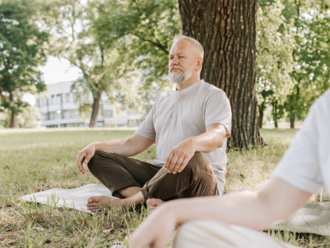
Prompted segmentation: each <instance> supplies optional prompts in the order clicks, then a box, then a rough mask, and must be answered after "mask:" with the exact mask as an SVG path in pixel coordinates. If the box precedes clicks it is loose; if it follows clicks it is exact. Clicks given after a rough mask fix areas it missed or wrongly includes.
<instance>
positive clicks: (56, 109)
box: [36, 82, 143, 128]
mask: <svg viewBox="0 0 330 248" xmlns="http://www.w3.org/2000/svg"><path fill="white" fill-rule="evenodd" d="M72 83H73V82H60V83H53V84H47V96H45V94H44V93H42V94H39V95H36V106H37V107H38V108H39V111H40V113H41V116H42V117H41V118H42V120H41V124H40V126H41V127H47V128H51V127H58V126H60V127H88V124H89V117H88V120H87V121H86V120H84V119H83V118H81V117H80V116H79V114H78V108H79V104H77V103H76V102H75V101H74V99H75V98H74V95H73V93H72V92H71V85H72ZM89 97H90V99H88V100H89V102H92V94H90V96H89ZM118 112H119V111H117V108H116V106H115V105H112V104H110V103H109V102H108V101H107V97H106V95H105V94H104V95H103V96H102V99H101V103H100V110H99V114H98V118H97V126H98V127H134V126H138V125H139V124H140V123H141V121H142V118H143V115H142V114H138V113H135V112H134V111H132V110H125V111H120V115H119V114H118Z"/></svg>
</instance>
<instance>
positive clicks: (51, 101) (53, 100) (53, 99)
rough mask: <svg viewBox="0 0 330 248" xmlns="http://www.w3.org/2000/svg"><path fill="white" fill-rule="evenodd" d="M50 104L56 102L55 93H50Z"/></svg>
mask: <svg viewBox="0 0 330 248" xmlns="http://www.w3.org/2000/svg"><path fill="white" fill-rule="evenodd" d="M50 104H51V105H54V104H56V98H55V95H52V96H51V98H50Z"/></svg>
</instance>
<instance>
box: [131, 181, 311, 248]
mask: <svg viewBox="0 0 330 248" xmlns="http://www.w3.org/2000/svg"><path fill="white" fill-rule="evenodd" d="M311 195H312V193H310V192H306V191H303V190H300V189H298V188H296V187H294V186H292V185H291V184H289V183H287V182H285V181H283V180H281V179H279V178H277V177H276V176H273V177H272V178H271V179H270V180H269V182H268V183H267V184H266V185H265V186H264V187H263V188H262V189H261V190H259V191H255V192H252V193H251V192H237V193H233V194H226V195H224V196H223V197H216V196H214V197H202V198H193V199H182V200H176V201H172V202H169V203H165V204H163V205H162V206H160V207H158V208H157V209H156V210H155V211H154V212H153V213H152V214H150V215H149V217H148V218H147V219H146V220H145V221H144V222H143V223H142V224H141V225H140V226H139V227H138V229H137V230H136V231H135V232H134V233H133V234H132V236H131V240H130V243H131V245H130V248H144V247H146V246H151V247H155V248H163V247H165V246H166V244H167V243H168V241H169V238H170V236H171V234H172V232H173V230H174V229H175V227H176V226H177V225H182V224H184V223H187V222H189V221H193V220H216V221H223V222H226V223H230V224H234V225H239V226H244V227H248V228H251V229H255V230H261V229H263V228H267V227H268V226H269V225H270V224H271V223H273V222H275V221H277V220H280V219H284V218H287V217H288V216H290V215H291V214H292V213H294V212H295V211H296V210H298V209H299V208H300V207H302V206H304V205H305V203H306V202H307V201H308V199H309V198H310V197H311ZM160 223H161V225H160Z"/></svg>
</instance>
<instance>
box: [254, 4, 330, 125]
mask: <svg viewBox="0 0 330 248" xmlns="http://www.w3.org/2000/svg"><path fill="white" fill-rule="evenodd" d="M328 2H329V1H321V0H319V1H308V0H300V1H298V0H281V1H280V0H273V1H260V6H261V8H260V9H259V13H258V14H259V15H258V31H257V32H258V34H257V49H258V50H257V68H258V87H257V92H258V93H259V94H258V95H259V97H258V101H259V116H260V117H261V118H262V117H263V111H264V110H265V109H266V108H267V106H271V107H272V108H274V109H273V111H272V115H273V120H274V123H275V125H276V122H277V120H278V119H279V118H282V117H283V116H284V111H285V112H286V115H287V117H288V118H289V119H290V122H291V127H294V120H295V119H299V120H301V119H303V118H304V117H305V116H306V114H307V113H308V110H309V107H310V106H311V104H312V103H313V102H314V101H315V99H316V98H318V97H320V96H321V95H322V94H323V92H324V91H325V90H326V89H328V88H330V81H329V76H330V75H329V70H328V68H329V63H330V61H329V59H328V58H329V55H330V54H329V53H330V49H329V44H330V41H329V39H330V32H329V31H330V30H329V17H330V12H329V10H328V8H329V6H330V5H329V3H328ZM267 92H268V93H267ZM259 123H260V121H259ZM259 125H260V124H259Z"/></svg>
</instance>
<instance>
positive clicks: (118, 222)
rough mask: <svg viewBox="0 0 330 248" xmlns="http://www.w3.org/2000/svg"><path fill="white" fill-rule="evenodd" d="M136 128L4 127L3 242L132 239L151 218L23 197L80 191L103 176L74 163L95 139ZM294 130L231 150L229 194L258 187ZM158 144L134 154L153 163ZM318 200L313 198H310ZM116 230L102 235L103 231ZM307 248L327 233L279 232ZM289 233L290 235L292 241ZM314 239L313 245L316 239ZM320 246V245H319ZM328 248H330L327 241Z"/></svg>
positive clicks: (0, 149)
mask: <svg viewBox="0 0 330 248" xmlns="http://www.w3.org/2000/svg"><path fill="white" fill-rule="evenodd" d="M133 132H134V131H132V130H112V131H109V130H81V131H69V130H68V131H57V130H51V131H42V132H32V131H31V132H5V131H1V132H0V247H107V246H109V245H112V244H127V243H128V239H129V235H130V233H131V232H132V231H133V230H134V229H135V228H136V226H137V225H138V224H139V223H140V222H141V220H142V219H143V218H144V217H145V216H146V215H147V212H146V211H142V214H136V213H135V212H129V211H122V210H113V211H109V212H104V213H102V214H95V215H93V216H91V215H89V214H87V213H81V212H79V211H75V210H71V209H62V208H56V207H49V206H44V205H39V206H38V205H36V204H29V203H19V201H18V198H19V197H20V196H23V195H26V194H30V193H33V192H38V191H43V190H46V189H50V188H67V189H69V188H76V187H79V186H83V185H86V184H89V183H97V182H98V181H97V180H96V179H94V178H93V176H92V175H91V174H90V173H89V172H87V173H86V174H85V175H82V174H80V172H79V171H78V169H77V168H76V156H77V153H78V152H79V151H80V150H81V149H82V148H84V147H85V146H86V145H88V144H89V143H91V142H94V141H111V140H117V139H123V138H127V137H129V136H130V135H132V134H133ZM294 133H295V130H286V129H279V130H274V129H268V130H266V129H265V130H262V136H263V137H264V140H265V141H266V142H267V144H268V145H267V146H265V147H261V148H258V149H252V150H249V151H229V153H228V158H229V163H228V172H229V174H230V177H229V178H228V180H227V184H226V186H225V191H226V192H227V193H230V192H235V191H239V190H255V189H258V188H260V187H261V186H262V185H263V184H264V183H265V182H266V181H267V180H268V179H269V177H270V176H271V173H272V170H273V169H274V167H275V166H276V164H277V163H278V162H279V160H280V158H281V157H282V155H283V154H284V152H285V150H286V149H287V147H288V146H289V145H290V142H291V139H292V137H293V135H294ZM154 157H155V147H154V146H153V147H151V148H150V149H148V150H147V151H145V152H144V153H142V154H140V155H138V156H136V158H138V159H141V160H145V161H151V160H152V159H153V158H154ZM313 200H315V199H312V201H313ZM112 228H113V229H114V232H112V233H110V234H109V233H105V232H104V230H106V229H112ZM277 236H278V237H279V238H283V239H288V240H289V241H290V242H291V243H293V244H297V242H299V243H300V244H301V245H302V246H303V247H328V246H326V245H325V244H326V240H327V238H324V237H315V236H309V235H307V236H306V235H305V236H304V235H303V236H300V237H299V239H298V241H297V240H296V237H294V236H292V235H291V236H290V235H289V234H286V235H284V236H280V235H277ZM288 237H289V238H288ZM311 242H312V243H311ZM316 244H319V245H316ZM329 247H330V246H329Z"/></svg>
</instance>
